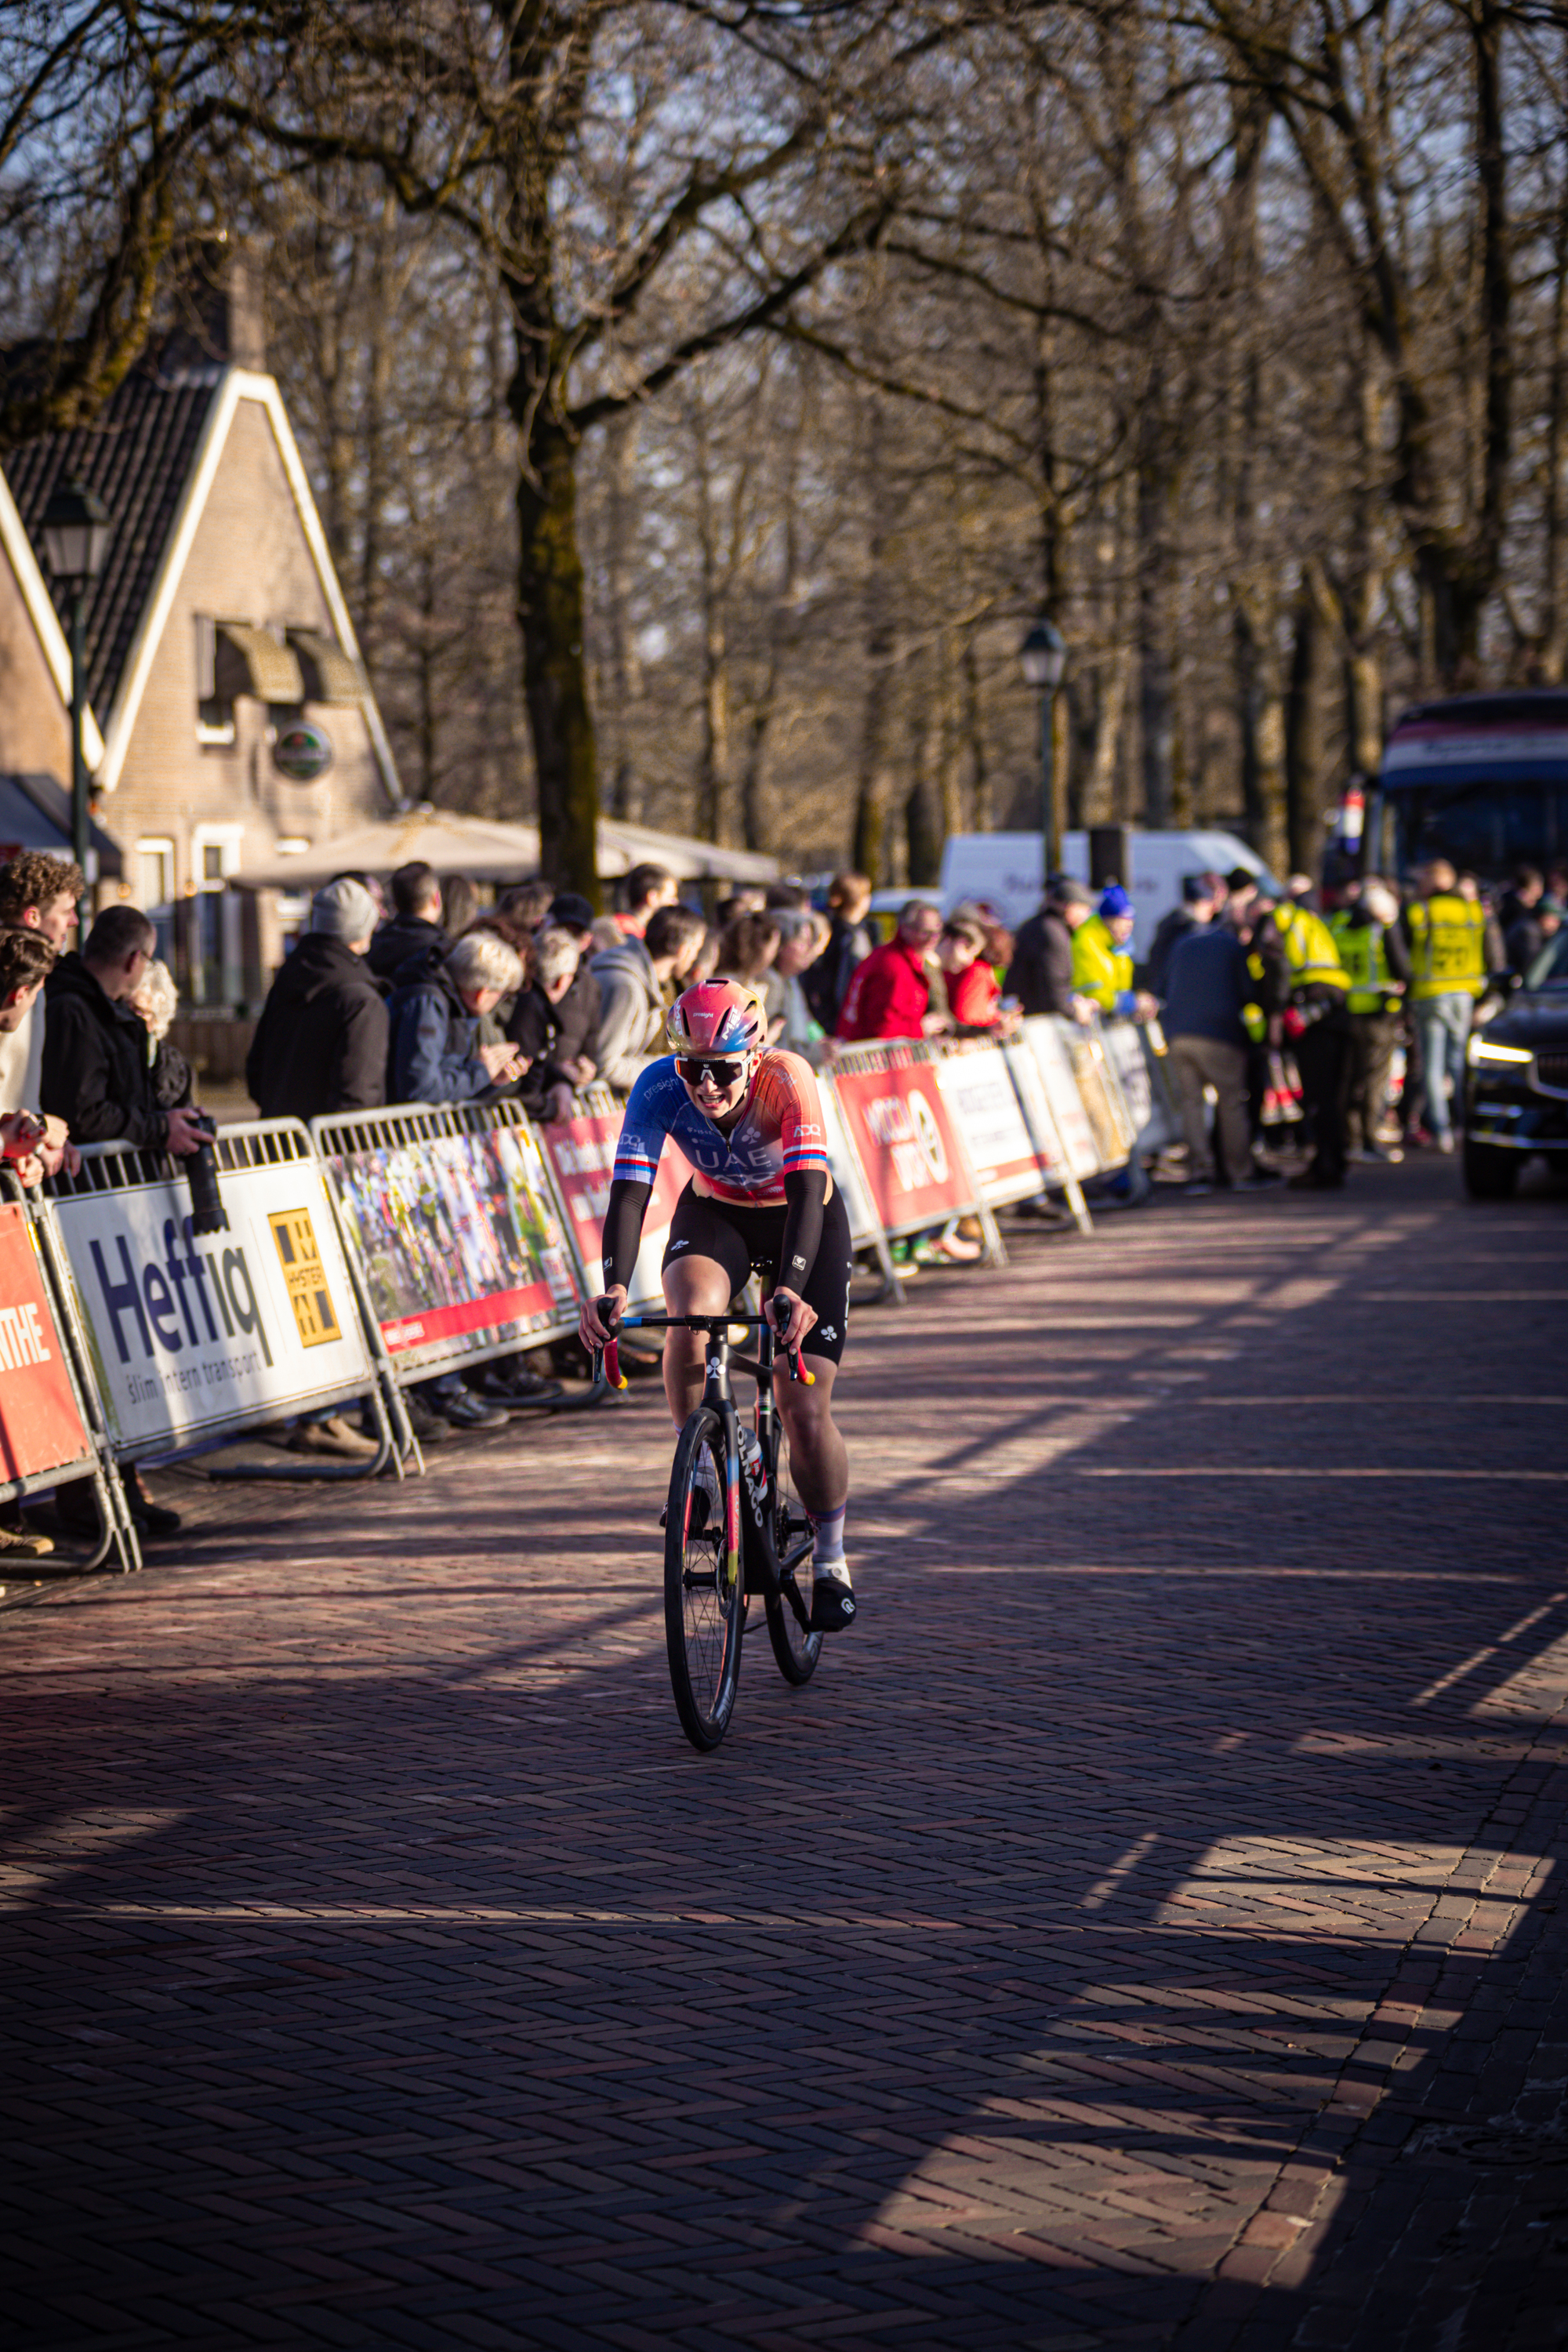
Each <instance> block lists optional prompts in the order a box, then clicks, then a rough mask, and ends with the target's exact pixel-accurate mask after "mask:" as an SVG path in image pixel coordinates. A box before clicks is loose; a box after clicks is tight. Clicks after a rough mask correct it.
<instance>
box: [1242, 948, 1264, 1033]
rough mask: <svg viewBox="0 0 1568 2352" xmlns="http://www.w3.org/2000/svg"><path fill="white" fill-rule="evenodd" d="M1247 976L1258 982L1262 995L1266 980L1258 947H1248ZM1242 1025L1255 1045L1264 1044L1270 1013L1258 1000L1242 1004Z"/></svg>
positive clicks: (1259, 992)
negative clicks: (1266, 1011)
mask: <svg viewBox="0 0 1568 2352" xmlns="http://www.w3.org/2000/svg"><path fill="white" fill-rule="evenodd" d="M1247 978H1248V980H1250V981H1252V982H1255V983H1256V985H1257V989H1258V995H1259V996H1261V995H1262V993H1263V981H1264V971H1263V958H1262V957H1261V956H1260V955H1259V954H1258V950H1257V949H1256V948H1248V949H1247ZM1241 1025H1242V1027H1243V1028H1244V1029H1245V1030H1246V1032H1247V1035H1248V1036H1249V1037H1250V1038H1251V1040H1252V1042H1253V1044H1254V1045H1262V1043H1263V1041H1264V1039H1265V1038H1266V1037H1267V1036H1268V1014H1267V1013H1265V1011H1264V1010H1263V1007H1262V1005H1261V1004H1259V1003H1257V1002H1256V1000H1255V1001H1254V1002H1253V1003H1250V1004H1244V1005H1243V1006H1242V1008H1241Z"/></svg>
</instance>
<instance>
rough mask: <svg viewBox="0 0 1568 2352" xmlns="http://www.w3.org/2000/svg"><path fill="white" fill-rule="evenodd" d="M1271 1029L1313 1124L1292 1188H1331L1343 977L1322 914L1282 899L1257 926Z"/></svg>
mask: <svg viewBox="0 0 1568 2352" xmlns="http://www.w3.org/2000/svg"><path fill="white" fill-rule="evenodd" d="M1254 944H1255V946H1256V948H1257V950H1258V955H1259V957H1260V959H1261V961H1262V964H1263V971H1264V986H1265V989H1266V991H1267V992H1268V1004H1267V1010H1268V1013H1269V1014H1270V1015H1271V1018H1270V1022H1269V1029H1270V1033H1271V1034H1273V1033H1275V1032H1276V1031H1277V1032H1278V1034H1279V1037H1280V1038H1281V1039H1282V1040H1283V1042H1284V1043H1286V1044H1288V1045H1289V1047H1290V1049H1291V1051H1292V1053H1293V1054H1294V1055H1295V1057H1296V1067H1297V1069H1298V1070H1299V1071H1300V1077H1301V1100H1302V1104H1303V1107H1304V1108H1305V1109H1306V1112H1307V1115H1308V1117H1309V1118H1310V1119H1311V1122H1312V1139H1313V1152H1312V1159H1311V1161H1310V1164H1309V1166H1307V1167H1306V1168H1303V1169H1302V1171H1301V1172H1300V1175H1298V1176H1292V1177H1291V1179H1290V1182H1291V1185H1292V1186H1293V1187H1294V1188H1295V1190H1297V1191H1298V1192H1301V1191H1307V1190H1310V1191H1315V1192H1332V1191H1337V1190H1338V1189H1339V1187H1340V1186H1341V1185H1342V1183H1343V1182H1344V1181H1345V1092H1346V1088H1347V1087H1348V1084H1349V1081H1350V1067H1351V1017H1350V1013H1349V1012H1348V1010H1347V999H1348V998H1349V995H1350V975H1349V974H1348V973H1347V972H1346V971H1345V969H1344V966H1343V965H1342V963H1341V961H1340V956H1339V950H1338V949H1337V948H1336V946H1335V945H1334V937H1333V933H1332V932H1331V930H1330V929H1329V927H1328V925H1327V923H1325V922H1324V920H1323V919H1322V917H1321V915H1315V914H1314V913H1313V912H1312V910H1311V908H1310V907H1305V906H1303V905H1301V904H1300V901H1299V900H1297V899H1287V900H1286V901H1285V903H1284V904H1283V905H1282V906H1279V907H1276V908H1274V909H1273V911H1272V912H1271V913H1269V914H1268V915H1266V916H1265V917H1264V918H1263V919H1262V921H1261V922H1260V923H1259V924H1258V930H1257V934H1256V937H1255V941H1254Z"/></svg>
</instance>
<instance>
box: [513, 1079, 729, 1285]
mask: <svg viewBox="0 0 1568 2352" xmlns="http://www.w3.org/2000/svg"><path fill="white" fill-rule="evenodd" d="M537 1132H538V1136H539V1140H540V1142H541V1143H542V1146H543V1147H544V1156H545V1158H546V1159H547V1160H549V1162H550V1165H551V1168H552V1171H553V1172H554V1176H555V1182H556V1188H557V1190H558V1191H559V1192H560V1194H561V1198H562V1201H563V1203H564V1205H565V1210H566V1221H567V1223H568V1224H569V1225H570V1226H571V1228H572V1239H573V1242H574V1244H575V1246H576V1251H577V1258H578V1263H579V1264H580V1265H581V1266H582V1268H583V1272H584V1276H585V1278H586V1281H587V1284H588V1288H589V1291H590V1292H591V1293H597V1292H598V1291H599V1290H600V1289H601V1288H602V1287H603V1286H604V1271H603V1268H602V1267H601V1265H600V1263H599V1257H600V1251H601V1249H602V1247H603V1236H604V1231H605V1210H606V1209H607V1208H608V1206H609V1202H610V1178H611V1175H612V1173H613V1172H614V1170H615V1164H616V1143H617V1142H618V1141H619V1139H620V1133H621V1106H620V1104H619V1103H618V1102H613V1101H611V1102H606V1103H605V1104H604V1105H603V1106H602V1107H601V1106H599V1105H598V1104H595V1106H594V1107H593V1108H580V1109H579V1110H578V1111H577V1113H576V1115H575V1116H574V1118H569V1119H567V1120H565V1121H564V1122H563V1124H562V1125H561V1126H559V1127H543V1126H542V1127H541V1128H539V1129H538V1130H537ZM690 1174H691V1165H690V1162H689V1160H687V1158H686V1155H685V1153H684V1152H681V1151H678V1150H677V1149H676V1147H675V1145H674V1144H673V1143H668V1142H667V1143H666V1145H665V1147H664V1153H663V1156H662V1158H661V1159H660V1160H659V1163H658V1175H657V1176H656V1177H655V1179H654V1185H653V1192H652V1193H651V1195H650V1196H649V1200H648V1204H647V1215H646V1217H645V1218H644V1219H643V1229H642V1236H643V1237H642V1248H641V1249H640V1251H639V1252H638V1254H637V1278H636V1280H635V1281H634V1282H633V1284H632V1286H631V1303H632V1305H633V1306H641V1305H643V1304H644V1303H645V1302H646V1301H647V1300H648V1299H650V1298H654V1299H657V1298H658V1297H661V1295H662V1294H661V1291H660V1288H659V1279H658V1270H659V1265H660V1262H661V1260H662V1259H663V1256H664V1244H665V1242H666V1240H667V1239H668V1234H669V1221H670V1219H671V1217H673V1216H674V1214H675V1204H676V1202H677V1201H678V1200H679V1198H680V1195H681V1192H683V1191H684V1189H685V1187H686V1183H687V1181H688V1179H689V1176H690Z"/></svg>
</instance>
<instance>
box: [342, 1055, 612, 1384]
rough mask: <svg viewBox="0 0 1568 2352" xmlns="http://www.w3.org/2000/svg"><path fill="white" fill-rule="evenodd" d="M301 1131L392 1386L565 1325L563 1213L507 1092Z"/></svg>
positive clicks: (569, 1276) (569, 1321) (571, 1298)
mask: <svg viewBox="0 0 1568 2352" xmlns="http://www.w3.org/2000/svg"><path fill="white" fill-rule="evenodd" d="M311 1132H312V1134H313V1136H314V1139H315V1143H316V1148H317V1150H319V1152H320V1153H321V1160H322V1161H323V1163H324V1165H325V1168H326V1171H327V1172H328V1175H329V1177H330V1179H331V1184H332V1186H333V1189H334V1192H335V1194H336V1200H337V1207H338V1213H339V1215H340V1217H341V1218H342V1226H343V1232H344V1235H345V1238H346V1240H347V1242H348V1244H349V1256H350V1261H351V1263H353V1261H354V1259H355V1258H356V1257H357V1261H358V1266H357V1274H358V1279H359V1286H360V1289H361V1295H362V1300H363V1310H364V1314H365V1318H366V1326H367V1328H368V1329H369V1330H370V1331H372V1332H373V1333H374V1344H375V1345H376V1347H377V1348H378V1349H380V1350H381V1353H382V1358H383V1360H384V1362H385V1363H386V1365H387V1366H388V1368H389V1370H390V1373H391V1377H392V1379H393V1381H395V1383H396V1385H397V1386H399V1387H409V1386H412V1385H413V1384H414V1383H415V1382H416V1381H425V1380H429V1379H430V1378H432V1377H433V1376H434V1375H436V1374H437V1373H440V1372H444V1371H447V1370H456V1369H458V1368H461V1367H467V1366H468V1365H472V1364H481V1363H486V1362H488V1361H489V1360H491V1359H493V1358H495V1357H497V1356H508V1355H513V1354H515V1353H516V1352H517V1351H518V1350H519V1349H523V1348H535V1347H542V1346H544V1345H546V1344H547V1343H548V1342H550V1341H551V1340H553V1339H563V1338H565V1337H566V1336H567V1335H568V1334H569V1333H570V1332H573V1331H574V1330H575V1329H576V1328H577V1307H578V1300H579V1295H580V1284H579V1281H578V1278H577V1276H576V1274H575V1271H574V1265H573V1259H572V1255H571V1250H570V1244H569V1242H568V1240H567V1235H566V1220H565V1213H564V1211H563V1206H562V1202H561V1200H560V1196H559V1194H558V1192H557V1190H556V1187H555V1183H554V1180H553V1178H552V1174H551V1171H550V1169H549V1166H548V1163H547V1161H546V1159H545V1156H544V1153H543V1151H542V1149H541V1144H540V1139H539V1136H538V1134H537V1132H536V1130H535V1129H534V1128H533V1127H532V1126H531V1123H530V1121H529V1119H528V1118H527V1117H526V1115H525V1114H524V1112H523V1111H522V1110H521V1108H519V1107H518V1105H517V1104H516V1103H513V1102H509V1101H505V1100H502V1101H499V1102H490V1103H402V1104H393V1105H389V1106H388V1108H385V1109H384V1110H365V1111H354V1112H352V1113H350V1114H348V1115H347V1116H345V1117H342V1118H319V1119H316V1120H313V1121H312V1123H311Z"/></svg>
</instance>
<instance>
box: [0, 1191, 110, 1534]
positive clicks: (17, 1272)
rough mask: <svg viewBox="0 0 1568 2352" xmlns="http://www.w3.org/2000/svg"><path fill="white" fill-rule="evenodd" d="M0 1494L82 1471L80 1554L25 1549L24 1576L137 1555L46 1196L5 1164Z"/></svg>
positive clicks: (18, 1494)
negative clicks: (87, 1534)
mask: <svg viewBox="0 0 1568 2352" xmlns="http://www.w3.org/2000/svg"><path fill="white" fill-rule="evenodd" d="M0 1296H3V1297H4V1298H5V1306H4V1307H0V1499H3V1500H5V1501H6V1502H20V1501H21V1500H22V1499H23V1498H24V1497H25V1496H28V1495H36V1494H38V1493H40V1492H41V1491H43V1490H44V1489H46V1488H49V1487H60V1486H76V1485H79V1484H81V1483H82V1482H84V1481H90V1483H91V1486H92V1490H93V1496H94V1499H95V1501H96V1503H97V1506H98V1521H99V1530H100V1532H99V1536H98V1539H97V1541H96V1543H95V1544H94V1545H93V1548H92V1549H91V1550H90V1551H89V1553H88V1555H87V1557H86V1558H85V1559H77V1558H75V1557H72V1558H70V1559H65V1560H62V1561H60V1562H58V1563H56V1562H54V1561H53V1560H52V1556H50V1555H45V1558H46V1559H49V1560H50V1565H48V1566H45V1565H43V1564H42V1562H41V1561H40V1560H39V1559H37V1558H31V1557H30V1558H28V1559H26V1560H25V1562H23V1563H22V1564H21V1566H20V1570H19V1572H20V1573H21V1574H22V1575H23V1576H24V1577H25V1578H26V1579H28V1580H31V1579H32V1578H34V1577H41V1576H48V1575H50V1574H58V1573H59V1572H60V1569H61V1568H62V1567H63V1568H65V1569H67V1570H69V1571H80V1570H85V1569H93V1568H101V1567H102V1566H103V1564H104V1562H105V1561H106V1560H107V1559H108V1558H109V1556H110V1552H111V1551H112V1552H114V1553H115V1554H116V1555H117V1556H118V1559H119V1563H120V1566H121V1569H122V1570H127V1571H129V1570H135V1569H138V1568H140V1567H141V1565H142V1551H141V1546H140V1544H139V1542H138V1540H137V1535H136V1528H135V1526H134V1524H133V1522H132V1517H131V1513H130V1510H129V1508H128V1507H127V1504H126V1500H125V1490H124V1487H123V1486H121V1481H120V1471H119V1466H118V1465H117V1464H116V1462H115V1458H114V1447H113V1444H112V1442H111V1440H110V1434H109V1430H108V1427H107V1425H106V1423H105V1421H104V1417H103V1410H102V1406H101V1404H100V1400H99V1395H98V1391H97V1388H96V1386H95V1384H94V1381H93V1375H92V1364H91V1360H90V1357H89V1353H88V1349H87V1345H86V1341H85V1338H84V1335H83V1332H82V1328H81V1325H80V1323H79V1320H78V1318H77V1313H76V1304H75V1300H74V1298H73V1297H72V1294H71V1285H70V1276H69V1271H68V1267H67V1265H66V1263H65V1258H64V1255H63V1253H62V1252H61V1250H60V1247H59V1237H58V1234H57V1233H56V1231H55V1228H54V1224H53V1221H52V1218H51V1216H50V1214H49V1205H48V1203H47V1201H44V1200H42V1199H41V1198H40V1196H39V1195H38V1193H37V1192H26V1191H24V1189H23V1186H22V1185H21V1183H20V1182H19V1181H18V1180H17V1177H16V1171H14V1170H13V1169H11V1168H6V1169H5V1173H4V1181H3V1183H0Z"/></svg>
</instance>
